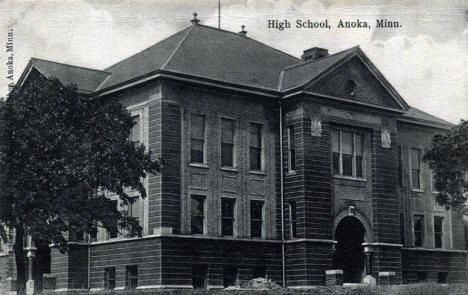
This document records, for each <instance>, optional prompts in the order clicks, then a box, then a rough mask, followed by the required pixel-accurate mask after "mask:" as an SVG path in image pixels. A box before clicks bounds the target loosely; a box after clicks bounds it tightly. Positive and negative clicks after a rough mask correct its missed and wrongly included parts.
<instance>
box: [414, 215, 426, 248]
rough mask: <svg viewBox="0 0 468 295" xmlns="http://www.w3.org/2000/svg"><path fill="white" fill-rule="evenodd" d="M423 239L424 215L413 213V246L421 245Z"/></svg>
mask: <svg viewBox="0 0 468 295" xmlns="http://www.w3.org/2000/svg"><path fill="white" fill-rule="evenodd" d="M423 241H424V215H414V246H415V247H422V245H423Z"/></svg>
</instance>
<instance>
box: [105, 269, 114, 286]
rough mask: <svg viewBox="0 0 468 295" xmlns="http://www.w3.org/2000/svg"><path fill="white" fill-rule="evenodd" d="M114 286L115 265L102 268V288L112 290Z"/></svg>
mask: <svg viewBox="0 0 468 295" xmlns="http://www.w3.org/2000/svg"><path fill="white" fill-rule="evenodd" d="M114 288H115V267H106V268H104V289H107V290H112V289H114Z"/></svg>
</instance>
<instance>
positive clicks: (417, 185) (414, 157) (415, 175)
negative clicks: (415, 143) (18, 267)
mask: <svg viewBox="0 0 468 295" xmlns="http://www.w3.org/2000/svg"><path fill="white" fill-rule="evenodd" d="M410 156H411V187H412V188H413V189H416V190H420V189H421V150H420V149H418V148H411V155H410Z"/></svg>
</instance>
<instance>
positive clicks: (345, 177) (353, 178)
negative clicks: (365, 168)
mask: <svg viewBox="0 0 468 295" xmlns="http://www.w3.org/2000/svg"><path fill="white" fill-rule="evenodd" d="M333 178H335V179H345V180H353V181H359V182H367V179H365V178H357V177H352V176H342V175H334V176H333Z"/></svg>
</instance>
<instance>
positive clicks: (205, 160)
mask: <svg viewBox="0 0 468 295" xmlns="http://www.w3.org/2000/svg"><path fill="white" fill-rule="evenodd" d="M192 116H200V117H203V118H204V123H205V126H204V127H205V130H204V134H203V163H195V162H192ZM188 125H189V130H188V131H189V132H188V134H189V155H188V156H189V163H190V165H191V166H197V165H202V166H207V164H208V116H207V115H206V114H204V113H198V112H196V113H190V114H189V124H188Z"/></svg>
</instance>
